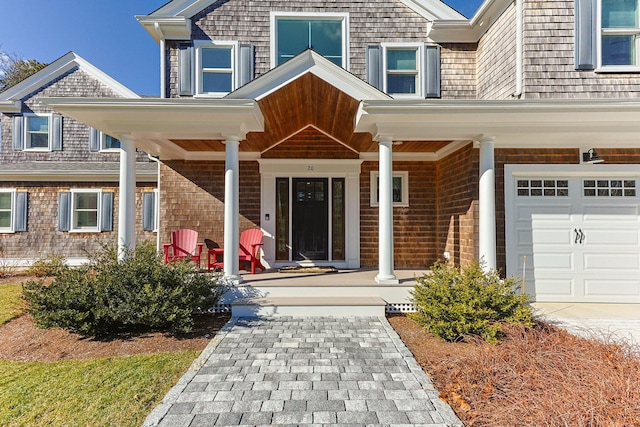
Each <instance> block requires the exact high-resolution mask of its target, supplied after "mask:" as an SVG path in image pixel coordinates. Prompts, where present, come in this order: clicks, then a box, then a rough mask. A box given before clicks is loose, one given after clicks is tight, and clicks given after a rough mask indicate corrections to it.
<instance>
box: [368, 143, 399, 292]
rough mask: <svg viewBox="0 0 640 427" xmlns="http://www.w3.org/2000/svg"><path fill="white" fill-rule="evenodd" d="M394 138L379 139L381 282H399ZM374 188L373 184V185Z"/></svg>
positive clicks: (379, 268) (379, 247)
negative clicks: (395, 255)
mask: <svg viewBox="0 0 640 427" xmlns="http://www.w3.org/2000/svg"><path fill="white" fill-rule="evenodd" d="M392 146H393V139H392V138H391V137H389V136H382V137H380V140H379V141H378V149H379V151H380V162H379V179H380V183H379V184H378V191H379V196H378V227H379V231H378V236H379V237H378V275H377V276H376V282H377V283H379V284H385V285H387V284H397V283H398V278H397V277H396V276H395V274H394V272H393V152H392ZM371 187H372V188H373V185H371Z"/></svg>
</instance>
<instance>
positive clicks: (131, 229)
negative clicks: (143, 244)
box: [118, 138, 136, 260]
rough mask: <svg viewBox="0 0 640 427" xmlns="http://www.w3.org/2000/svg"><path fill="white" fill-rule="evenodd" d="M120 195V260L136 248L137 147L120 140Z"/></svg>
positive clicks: (126, 140) (127, 141)
mask: <svg viewBox="0 0 640 427" xmlns="http://www.w3.org/2000/svg"><path fill="white" fill-rule="evenodd" d="M119 191H120V194H119V203H118V259H119V260H122V259H123V258H124V256H125V252H126V250H127V249H129V250H134V249H135V247H136V147H135V145H134V143H133V141H131V140H129V139H126V138H120V189H119Z"/></svg>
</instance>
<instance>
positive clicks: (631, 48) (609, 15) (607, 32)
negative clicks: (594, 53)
mask: <svg viewBox="0 0 640 427" xmlns="http://www.w3.org/2000/svg"><path fill="white" fill-rule="evenodd" d="M600 4H601V7H600V17H601V19H600V30H601V37H600V63H601V66H602V67H607V68H609V69H611V70H612V71H615V69H616V68H619V69H621V70H628V69H629V66H636V67H637V66H640V55H639V54H638V53H639V49H640V22H639V18H638V16H639V15H638V14H639V10H638V0H601V3H600Z"/></svg>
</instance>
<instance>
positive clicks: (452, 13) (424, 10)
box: [400, 0, 466, 21]
mask: <svg viewBox="0 0 640 427" xmlns="http://www.w3.org/2000/svg"><path fill="white" fill-rule="evenodd" d="M400 2H401V3H403V4H404V5H405V6H407V7H408V8H410V9H412V10H413V11H414V12H416V13H417V14H419V15H421V16H422V17H423V18H426V19H428V20H429V21H434V20H436V19H466V18H465V17H464V16H463V15H461V14H460V13H459V12H458V11H456V10H455V9H453V8H452V7H450V6H449V5H447V4H445V3H443V2H441V1H439V0H400Z"/></svg>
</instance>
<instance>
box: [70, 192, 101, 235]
mask: <svg viewBox="0 0 640 427" xmlns="http://www.w3.org/2000/svg"><path fill="white" fill-rule="evenodd" d="M70 192H71V209H70V212H69V214H70V215H71V218H70V221H69V233H100V232H101V231H102V230H101V227H100V225H101V224H100V222H101V216H102V190H100V189H95V188H72V189H71V190H70ZM86 193H96V194H97V195H98V214H97V218H96V219H97V221H96V226H95V227H92V228H77V227H76V226H75V211H76V194H86Z"/></svg>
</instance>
